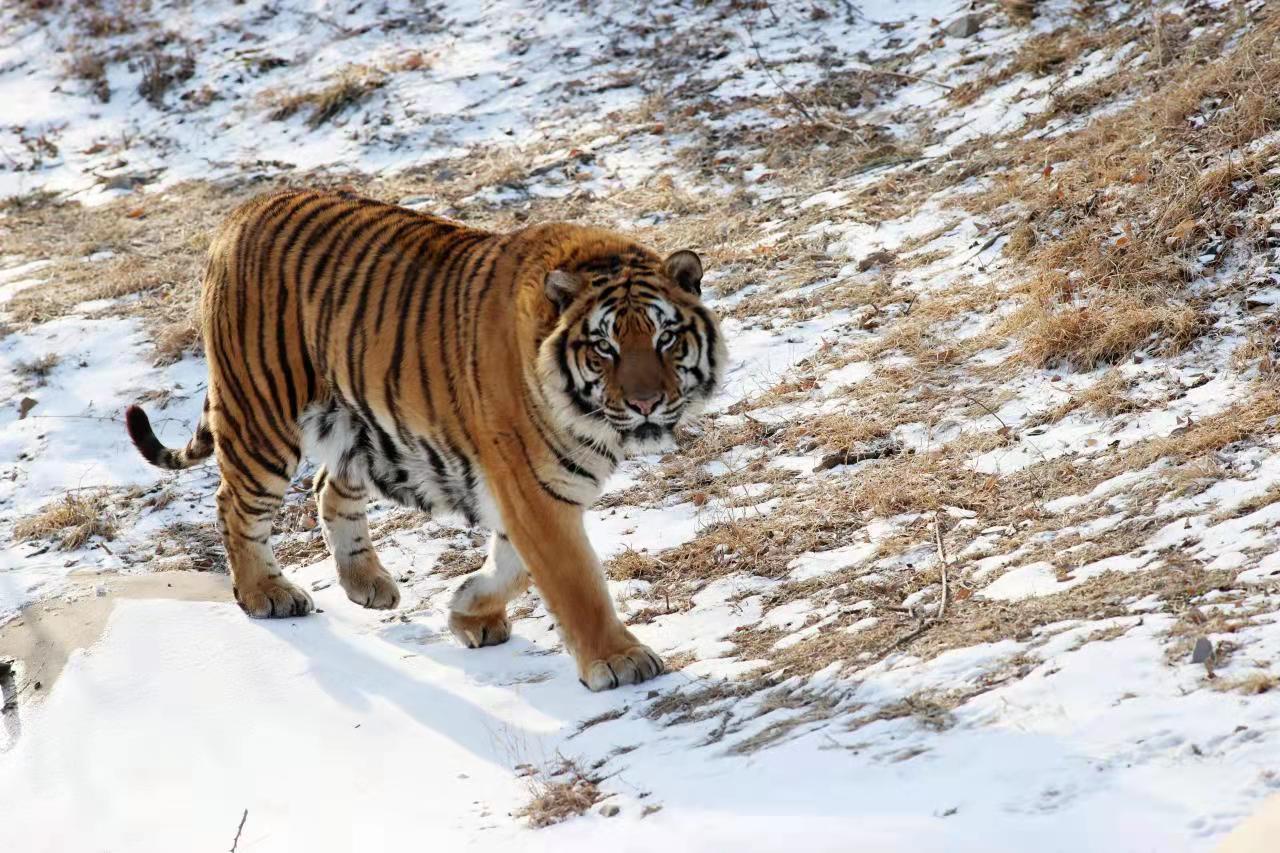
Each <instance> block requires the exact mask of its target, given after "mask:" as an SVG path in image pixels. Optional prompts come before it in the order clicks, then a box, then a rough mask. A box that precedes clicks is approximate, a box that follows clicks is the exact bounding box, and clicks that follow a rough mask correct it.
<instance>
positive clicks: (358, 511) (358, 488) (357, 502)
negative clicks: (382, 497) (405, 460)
mask: <svg viewBox="0 0 1280 853" xmlns="http://www.w3.org/2000/svg"><path fill="white" fill-rule="evenodd" d="M315 490H316V507H317V508H318V509H319V512H320V524H321V529H322V530H323V531H324V541H325V544H326V545H328V546H329V553H331V554H333V560H334V562H336V563H337V564H338V581H339V582H340V583H341V584H342V588H343V589H344V590H346V592H347V598H349V599H351V600H352V601H354V602H355V603H356V604H359V605H360V606H361V607H371V608H373V609H374V610H389V609H391V608H393V607H395V606H396V605H398V604H399V603H400V590H399V589H398V588H397V587H396V582H395V580H394V579H393V578H392V577H391V574H390V573H389V572H387V570H386V569H384V568H383V567H382V562H381V561H380V560H379V559H378V555H377V554H376V553H375V552H374V550H373V540H372V539H370V538H369V519H368V517H367V516H366V515H365V506H366V504H367V503H368V496H367V495H366V493H365V489H364V486H362V485H358V484H355V483H351V482H348V481H346V480H339V479H338V477H337V475H335V474H333V473H331V472H329V471H328V470H326V469H324V468H321V469H320V471H319V473H317V474H316V485H315Z"/></svg>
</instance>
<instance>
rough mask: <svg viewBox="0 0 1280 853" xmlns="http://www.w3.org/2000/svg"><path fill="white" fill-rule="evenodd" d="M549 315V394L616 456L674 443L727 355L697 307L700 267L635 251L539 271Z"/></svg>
mask: <svg viewBox="0 0 1280 853" xmlns="http://www.w3.org/2000/svg"><path fill="white" fill-rule="evenodd" d="M545 292H546V297H547V299H548V300H549V301H550V303H551V305H552V306H553V308H554V310H555V312H556V314H557V322H556V324H555V328H554V329H553V330H552V332H551V333H550V334H549V335H548V336H547V337H546V338H545V339H544V341H543V343H542V346H541V348H540V352H539V357H540V358H539V360H540V362H541V364H540V367H541V371H540V372H541V374H542V377H543V382H544V386H545V387H546V390H547V392H548V393H549V394H550V395H551V396H552V398H553V399H554V400H557V401H559V402H560V403H561V407H562V408H563V409H565V410H566V411H565V413H564V415H565V416H567V417H569V418H570V419H571V420H572V422H573V423H574V425H575V426H576V427H577V428H579V429H582V430H583V431H585V432H587V433H588V434H589V436H590V437H593V438H596V439H605V440H606V441H607V442H608V443H609V444H614V445H615V446H619V447H620V448H621V450H622V452H623V453H626V454H633V453H650V452H654V451H658V450H666V449H669V448H670V447H672V446H673V444H674V442H673V433H674V432H675V429H676V427H677V426H679V425H680V424H681V422H683V421H684V420H685V419H686V418H688V417H689V416H690V415H692V414H694V413H696V412H697V411H699V410H700V409H701V408H702V407H703V406H704V405H705V404H706V402H707V401H708V400H709V399H710V398H711V396H712V395H713V394H714V393H715V391H716V389H717V388H718V387H719V385H720V380H721V376H722V375H723V373H724V366H725V361H726V359H727V355H726V352H725V346H724V341H723V339H722V337H721V334H720V327H719V324H718V322H717V320H716V317H715V315H714V314H713V313H712V312H711V311H710V310H709V309H708V308H707V307H706V306H705V305H703V304H702V299H701V295H702V261H701V260H700V259H699V258H698V256H697V255H696V254H695V253H693V252H691V251H688V250H684V251H679V252H675V253H674V254H672V255H670V256H669V257H668V258H666V259H665V260H662V259H661V258H659V257H658V256H656V255H652V254H650V253H648V252H647V251H643V250H639V249H636V250H634V251H624V252H619V253H611V254H608V255H606V256H603V257H595V258H591V259H588V260H586V261H583V262H581V263H579V264H577V265H575V266H573V267H572V268H568V269H556V270H553V271H551V272H550V273H548V274H547V277H546V282H545Z"/></svg>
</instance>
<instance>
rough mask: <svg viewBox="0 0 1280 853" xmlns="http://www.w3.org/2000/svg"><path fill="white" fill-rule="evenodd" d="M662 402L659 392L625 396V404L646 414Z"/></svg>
mask: <svg viewBox="0 0 1280 853" xmlns="http://www.w3.org/2000/svg"><path fill="white" fill-rule="evenodd" d="M661 402H662V394H661V392H655V393H652V394H635V395H633V396H630V397H628V398H627V405H628V406H630V407H631V408H633V409H635V410H636V411H637V412H639V413H640V414H642V415H648V414H649V413H650V412H652V411H653V410H654V409H655V408H657V406H658V404H659V403H661Z"/></svg>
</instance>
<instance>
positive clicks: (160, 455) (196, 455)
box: [124, 397, 213, 471]
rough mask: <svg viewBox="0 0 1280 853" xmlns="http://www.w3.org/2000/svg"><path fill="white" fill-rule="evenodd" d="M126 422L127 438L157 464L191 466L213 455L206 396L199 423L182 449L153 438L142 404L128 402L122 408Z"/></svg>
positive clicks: (148, 459)
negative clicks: (165, 444)
mask: <svg viewBox="0 0 1280 853" xmlns="http://www.w3.org/2000/svg"><path fill="white" fill-rule="evenodd" d="M124 422H125V426H126V427H127V428H128V430H129V438H131V439H133V446H134V447H136V448H138V452H139V453H141V454H142V457H143V458H144V459H146V460H147V461H148V462H150V463H151V464H152V465H155V466H156V467H157V468H168V469H170V470H173V471H177V470H180V469H182V468H190V467H191V466H192V465H195V464H197V463H199V462H203V461H204V460H206V459H208V458H209V457H210V456H212V455H213V431H212V430H211V429H209V398H208V397H205V398H204V411H202V412H201V413H200V423H199V424H197V425H196V434H195V435H193V436H191V440H190V441H188V442H187V446H186V447H184V448H182V449H181V450H174V449H172V448H169V447H165V446H164V445H163V444H161V443H160V439H158V438H156V434H155V431H154V430H152V429H151V420H150V419H149V418H148V417H147V413H146V412H144V411H142V407H141V406H130V407H129V408H127V409H125V410H124Z"/></svg>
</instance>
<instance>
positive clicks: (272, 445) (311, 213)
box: [127, 191, 725, 690]
mask: <svg viewBox="0 0 1280 853" xmlns="http://www.w3.org/2000/svg"><path fill="white" fill-rule="evenodd" d="M701 276H702V266H701V262H700V261H699V260H698V258H697V256H696V255H694V254H693V253H692V252H687V251H686V252H677V253H675V254H674V255H672V256H670V257H669V258H667V259H666V260H665V261H664V260H663V259H662V258H660V257H659V256H658V255H656V254H654V253H653V252H652V251H651V250H649V249H647V248H644V247H643V246H640V245H638V244H636V243H634V242H632V241H630V240H628V239H626V238H624V237H622V236H620V235H617V234H614V233H611V232H608V231H604V230H600V229H595V228H587V227H581V226H576V225H569V224H563V223H556V224H546V225H536V226H532V227H529V228H526V229H523V230H520V231H516V232H513V233H510V234H494V233H489V232H486V231H481V230H477V229H473V228H469V227H466V226H464V225H461V224H459V223H457V222H453V221H450V220H446V219H441V218H438V217H434V216H429V215H425V214H422V213H418V212H415V211H411V210H407V209H404V208H400V207H395V206H392V205H387V204H382V203H379V202H375V201H370V200H367V199H361V198H356V197H352V196H349V195H338V194H331V193H320V192H306V191H290V192H282V193H277V194H273V195H269V196H263V197H260V198H257V199H254V200H253V201H251V202H249V203H248V204H246V205H244V206H242V207H241V208H239V209H238V210H236V211H235V212H234V213H233V214H232V215H231V216H230V217H229V218H228V219H227V221H226V223H225V224H224V226H223V227H222V229H221V230H220V232H219V233H218V235H217V236H216V238H215V239H214V241H213V244H212V246H211V249H210V253H209V261H208V267H207V270H206V276H205V284H204V295H203V301H202V311H203V335H204V342H205V350H206V354H207V356H208V359H209V371H210V381H209V391H208V399H207V400H206V403H205V412H204V414H203V415H202V417H201V421H200V424H199V425H198V427H197V430H196V434H195V436H194V437H193V438H192V440H191V442H190V443H189V444H188V446H187V447H186V448H185V449H184V450H182V451H173V450H169V449H167V448H165V447H163V446H162V445H161V444H160V442H159V441H158V440H157V439H156V438H155V435H154V433H153V432H152V430H151V427H150V424H149V423H148V421H147V417H146V415H145V414H144V413H143V412H142V410H141V409H139V408H137V407H131V408H130V410H129V411H128V413H127V424H128V428H129V432H130V435H131V436H132V438H133V440H134V443H135V444H136V445H137V446H138V448H139V450H140V451H141V452H142V453H143V455H144V456H146V457H147V458H148V459H149V460H150V461H152V462H153V463H154V464H157V465H161V466H162V467H169V468H181V467H186V466H188V465H192V464H195V463H196V462H198V461H200V460H201V459H203V458H206V457H208V456H209V455H210V454H211V453H213V452H214V451H215V449H216V452H217V455H218V462H219V465H220V468H221V471H222V485H221V487H220V488H219V490H218V495H217V504H218V518H219V527H220V529H221V531H222V534H223V540H224V542H225V544H226V548H227V554H228V558H229V561H230V564H231V571H232V575H233V582H234V588H235V593H236V599H237V601H239V602H240V605H241V606H242V607H243V608H244V609H245V610H246V611H247V612H248V613H249V614H250V615H252V616H298V615H303V614H305V613H307V612H309V611H310V610H311V609H312V602H311V599H310V597H309V596H308V595H307V593H306V592H305V591H303V590H301V589H299V588H298V587H297V586H295V585H294V584H292V583H290V582H289V581H287V580H286V579H285V578H284V577H283V576H282V575H281V572H280V569H279V566H278V565H277V563H276V561H275V559H274V556H273V555H272V552H271V548H270V532H271V521H272V518H273V517H274V515H275V513H276V511H277V510H278V508H279V506H280V503H281V500H282V497H283V495H284V493H285V490H286V488H287V486H288V484H289V481H290V478H291V477H292V476H293V474H294V471H295V469H296V467H297V465H298V462H299V461H300V458H301V457H302V455H304V454H306V455H308V456H310V457H312V458H314V459H316V461H318V462H321V463H323V467H322V468H321V470H320V471H319V472H318V474H317V476H316V489H317V502H318V507H319V511H320V515H321V520H322V523H323V531H324V534H325V538H326V541H327V542H328V544H329V547H330V550H331V551H332V552H333V554H334V558H335V561H336V563H337V566H338V574H339V579H340V580H341V582H342V585H343V587H344V589H345V590H346V592H347V594H348V596H349V597H350V598H351V599H352V600H353V601H356V602H357V603H359V604H362V605H365V606H368V607H379V608H389V607H394V606H396V604H397V603H398V601H399V593H398V591H397V588H396V585H395V582H394V580H393V579H392V578H391V576H390V575H389V574H388V573H387V571H386V570H385V569H384V568H383V567H382V564H381V563H380V562H379V560H378V558H377V555H376V554H375V553H374V551H373V547H372V542H371V541H370V537H369V531H368V525H367V522H366V519H365V502H366V500H367V496H368V493H369V491H370V490H372V491H375V492H377V493H379V494H382V495H384V496H386V497H388V498H390V499H393V500H396V501H399V502H401V503H403V504H406V505H409V506H415V507H418V508H421V509H424V510H427V511H432V510H445V511H453V512H457V513H460V514H461V515H462V516H464V517H465V518H466V519H467V520H468V521H469V522H471V523H473V524H482V525H484V526H486V527H489V528H490V529H492V530H493V531H494V536H493V539H492V542H491V548H490V554H489V558H488V560H487V561H486V564H485V567H484V569H483V570H482V571H481V572H479V573H477V574H476V575H474V576H472V577H471V578H469V579H468V580H467V581H466V582H465V583H464V584H463V585H462V586H461V587H460V588H459V589H458V591H457V593H456V594H455V596H454V599H453V602H452V604H451V609H452V613H451V617H450V626H451V627H452V629H453V631H454V633H455V634H456V635H457V636H458V637H459V639H461V640H462V641H463V642H464V643H466V644H467V645H469V646H480V645H489V644H493V643H499V642H502V641H504V640H506V639H507V637H508V636H509V634H510V627H509V623H508V621H507V617H506V607H507V602H508V601H509V600H510V599H511V598H513V597H514V596H516V595H518V594H520V593H521V592H523V591H524V589H526V588H527V586H528V585H529V582H530V579H532V582H533V583H534V584H536V585H537V587H538V589H539V591H540V593H541V595H542V597H543V599H544V600H545V601H546V604H547V606H548V608H549V609H550V611H551V612H552V614H553V615H554V616H555V618H556V620H557V623H558V625H559V627H560V630H561V633H562V636H563V638H564V640H565V644H566V646H567V648H568V649H569V651H570V652H571V653H572V654H573V655H574V657H575V659H576V661H577V666H578V672H579V676H580V678H581V679H582V680H583V682H584V683H585V684H586V685H587V686H588V687H590V688H591V689H593V690H599V689H606V688H610V687H614V686H617V685H618V684H625V683H633V682H639V681H643V680H645V679H647V678H651V677H653V676H655V675H657V674H658V673H659V672H661V671H662V662H661V660H660V659H659V658H658V656H657V655H656V654H654V653H653V652H652V651H651V650H650V649H648V648H647V647H646V646H644V645H643V644H641V643H640V642H639V641H638V640H637V639H636V637H635V636H634V635H632V633H631V632H630V631H629V630H628V629H627V628H626V627H625V626H624V625H623V624H622V622H621V621H620V620H619V619H618V617H617V615H616V613H615V611H614V608H613V605H612V602H611V600H610V598H609V595H608V592H607V589H606V587H605V583H604V577H603V574H602V572H601V568H600V565H599V561H598V560H597V558H596V556H595V554H594V552H593V551H592V548H591V545H590V543H589V542H588V540H587V536H586V533H585V530H584V527H583V512H584V509H585V508H586V507H587V506H589V505H590V504H591V503H592V502H593V501H594V500H595V498H596V497H598V495H599V494H600V491H601V490H602V488H603V484H604V482H605V480H606V479H607V478H608V476H609V475H610V474H611V473H612V471H613V469H614V468H615V467H616V465H617V463H618V461H619V460H620V459H621V458H622V457H623V456H624V455H625V454H626V453H627V452H630V451H634V450H637V449H647V448H653V447H656V446H658V445H659V444H660V443H662V442H664V441H666V440H669V438H670V435H671V433H672V431H673V430H674V428H675V427H676V426H677V425H678V424H679V423H680V422H682V421H683V420H684V419H685V418H686V417H687V416H688V415H689V414H690V413H691V412H693V411H696V410H697V408H699V407H700V405H701V404H703V403H705V401H706V400H707V399H708V398H709V396H710V395H711V394H712V393H713V392H714V390H715V388H716V385H717V383H718V381H719V378H720V375H721V373H722V371H723V368H724V364H725V351H724V344H723V342H722V340H721V337H720V331H719V328H718V326H717V323H716V319H715V317H714V316H713V315H712V314H711V313H710V312H709V311H708V310H707V309H706V308H705V307H704V306H703V305H702V303H701V300H700V298H699V293H700V280H701Z"/></svg>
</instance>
